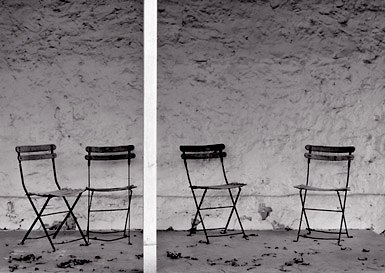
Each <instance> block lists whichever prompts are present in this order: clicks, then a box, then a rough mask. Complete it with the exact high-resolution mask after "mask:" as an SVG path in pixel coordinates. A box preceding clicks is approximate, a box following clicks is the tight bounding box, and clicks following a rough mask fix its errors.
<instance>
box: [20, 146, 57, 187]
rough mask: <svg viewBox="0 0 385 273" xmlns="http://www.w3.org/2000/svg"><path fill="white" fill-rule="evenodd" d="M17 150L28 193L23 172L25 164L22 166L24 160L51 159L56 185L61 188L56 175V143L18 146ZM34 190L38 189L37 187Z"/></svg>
mask: <svg viewBox="0 0 385 273" xmlns="http://www.w3.org/2000/svg"><path fill="white" fill-rule="evenodd" d="M15 150H16V153H17V160H18V161H19V170H20V176H21V182H22V186H23V189H24V191H25V193H26V194H27V193H28V192H29V191H28V189H27V185H26V182H25V175H24V173H23V166H22V165H23V164H22V162H23V161H36V160H39V161H40V160H50V161H51V163H50V165H52V172H53V178H54V179H53V180H54V182H55V186H56V188H57V189H60V185H59V183H58V180H57V176H56V167H55V158H56V156H57V155H56V153H55V152H54V151H55V150H56V145H54V144H44V145H25V146H16V148H15ZM41 167H43V166H41ZM46 171H48V170H46ZM33 173H36V170H35V168H34V169H33ZM45 189H46V188H45ZM34 190H35V191H36V189H34Z"/></svg>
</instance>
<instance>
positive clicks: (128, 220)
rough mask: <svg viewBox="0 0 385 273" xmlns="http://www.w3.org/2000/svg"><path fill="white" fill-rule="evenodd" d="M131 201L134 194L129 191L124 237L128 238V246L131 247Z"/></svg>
mask: <svg viewBox="0 0 385 273" xmlns="http://www.w3.org/2000/svg"><path fill="white" fill-rule="evenodd" d="M131 199H132V192H131V190H129V192H128V206H127V215H126V221H125V225H124V233H123V235H124V236H127V237H128V244H129V245H131V230H130V225H131V215H130V209H131Z"/></svg>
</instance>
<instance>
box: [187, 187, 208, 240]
mask: <svg viewBox="0 0 385 273" xmlns="http://www.w3.org/2000/svg"><path fill="white" fill-rule="evenodd" d="M191 190H192V192H193V197H194V202H195V206H196V209H197V211H196V213H195V217H194V220H193V222H192V224H191V229H190V235H191V234H192V230H193V227H194V223H195V221H196V219H197V217H198V216H199V218H200V220H201V224H202V228H203V232H204V234H205V237H206V243H207V244H209V243H210V241H209V236H208V234H207V231H206V227H205V224H204V222H203V217H202V214H201V212H200V209H201V206H202V203H203V199H204V198H205V196H206V193H207V189H205V190H204V192H203V195H202V198H201V200H200V202H199V204H198V202H197V200H196V195H195V192H194V190H193V189H191Z"/></svg>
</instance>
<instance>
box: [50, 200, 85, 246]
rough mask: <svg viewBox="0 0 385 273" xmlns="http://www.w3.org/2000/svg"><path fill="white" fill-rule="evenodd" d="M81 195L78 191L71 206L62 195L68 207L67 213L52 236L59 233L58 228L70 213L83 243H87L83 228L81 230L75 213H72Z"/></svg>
mask: <svg viewBox="0 0 385 273" xmlns="http://www.w3.org/2000/svg"><path fill="white" fill-rule="evenodd" d="M81 196H82V193H79V194H78V196H77V197H76V199H75V201H74V203H73V204H72V207H70V205H69V203H68V200H67V198H65V197H63V200H64V202H65V203H66V206H67V208H68V213H67V215H66V216H65V218H64V220H63V221H62V222H61V223H60V225H59V227H58V228H57V230H56V232H55V234H54V237H53V238H55V237H56V235H57V234H58V233H59V231H60V229H61V228H62V227H63V225H64V223H65V221H66V220H67V219H68V217H69V216H70V215H71V217H72V219H73V220H74V222H75V225H76V226H77V228H78V230H79V233H80V235H81V236H82V239H83V240H84V242H85V244H86V245H88V241H87V239H86V237H85V236H84V233H83V230H82V228H81V227H80V225H79V222H78V220H77V218H76V216H75V214H74V213H73V210H74V208H75V206H76V204H77V203H78V201H79V199H80V197H81Z"/></svg>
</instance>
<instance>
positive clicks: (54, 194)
mask: <svg viewBox="0 0 385 273" xmlns="http://www.w3.org/2000/svg"><path fill="white" fill-rule="evenodd" d="M15 149H16V152H17V160H18V161H19V169H20V176H21V183H22V186H23V189H24V192H25V194H26V196H27V198H28V200H29V202H30V203H31V206H32V208H33V210H34V212H35V213H36V218H35V220H34V221H33V222H32V224H31V226H30V228H29V229H28V231H27V233H26V234H25V236H24V238H23V240H22V241H21V244H24V242H25V240H26V239H39V238H44V237H47V238H48V240H49V242H50V244H51V246H52V249H53V251H55V250H56V248H55V246H54V244H53V241H52V239H51V237H52V238H53V239H54V238H56V236H57V234H58V233H59V231H60V230H61V228H62V227H63V225H64V224H65V222H66V221H67V219H68V218H69V217H72V219H73V221H74V222H75V224H76V227H77V228H78V230H79V232H80V235H81V238H80V239H77V240H81V239H83V240H84V242H85V244H86V245H88V242H87V240H86V238H85V236H84V234H83V231H82V229H81V227H80V225H79V223H78V221H77V218H76V216H75V214H74V213H73V209H74V208H75V206H76V204H77V203H78V201H79V198H80V197H81V195H82V193H83V192H84V191H85V189H68V188H61V187H60V185H59V182H58V179H57V175H56V166H55V158H56V153H55V152H54V151H55V149H56V146H55V145H54V144H46V145H32V146H17V147H16V148H15ZM24 161H39V162H35V164H32V163H31V162H30V163H28V164H27V162H24ZM42 161H45V162H47V163H46V165H45V163H44V162H42ZM22 162H24V163H22ZM26 165H28V166H26ZM32 165H33V166H32ZM23 166H24V168H23ZM37 167H38V168H41V169H42V170H41V173H40V176H41V177H43V179H46V178H47V177H46V175H48V174H49V173H48V174H47V172H48V171H49V172H52V175H53V182H54V183H51V184H52V189H53V190H50V191H44V192H38V191H37V189H36V188H34V190H32V191H30V189H31V188H32V185H31V184H32V182H30V183H28V182H26V181H25V180H26V178H27V177H29V178H32V177H33V176H35V175H36V174H37V170H36V168H37ZM43 167H47V169H45V170H43ZM51 168H52V170H51ZM40 181H41V180H38V182H36V183H40ZM27 184H28V186H27ZM40 187H41V188H44V189H45V190H47V189H50V188H51V187H50V185H48V184H40ZM39 197H40V198H44V199H45V201H44V204H43V205H42V206H38V205H37V203H38V200H37V199H39ZM68 197H73V198H74V202H73V204H72V205H70V203H69V202H68V199H67V198H68ZM53 198H55V199H57V198H60V199H62V200H63V202H64V203H65V207H66V209H65V210H62V211H53V212H50V213H48V212H47V213H45V210H46V209H50V210H51V209H52V208H51V207H50V208H49V207H48V203H49V202H50V201H51V200H52V199H53ZM38 207H40V208H39V209H38ZM51 211H52V210H51ZM56 214H65V217H64V219H63V220H62V221H61V222H60V224H59V226H58V227H57V229H56V231H55V232H54V233H49V232H48V229H47V227H46V224H45V223H44V222H43V219H42V217H45V216H47V217H48V216H53V215H56ZM45 219H47V218H45ZM38 221H39V222H40V224H41V227H42V229H43V231H44V234H45V235H44V236H39V237H34V238H30V237H29V235H30V233H31V231H32V229H33V228H34V226H35V225H36V223H37V222H38ZM72 241H75V240H72Z"/></svg>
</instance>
